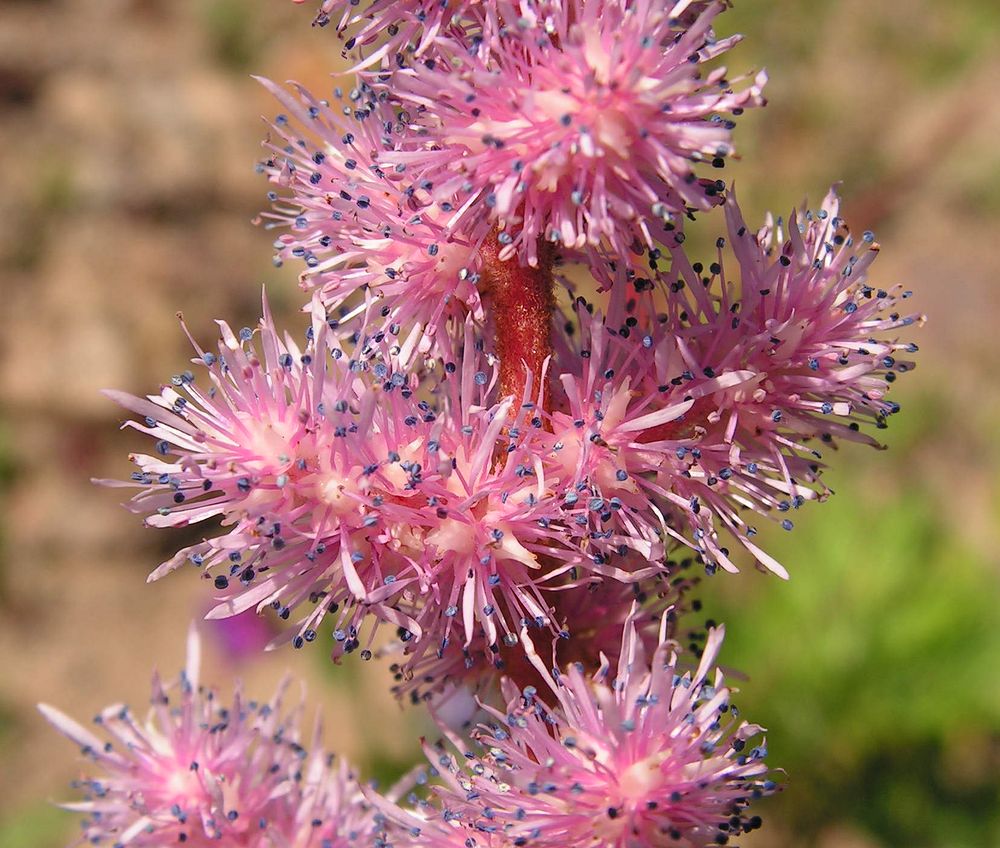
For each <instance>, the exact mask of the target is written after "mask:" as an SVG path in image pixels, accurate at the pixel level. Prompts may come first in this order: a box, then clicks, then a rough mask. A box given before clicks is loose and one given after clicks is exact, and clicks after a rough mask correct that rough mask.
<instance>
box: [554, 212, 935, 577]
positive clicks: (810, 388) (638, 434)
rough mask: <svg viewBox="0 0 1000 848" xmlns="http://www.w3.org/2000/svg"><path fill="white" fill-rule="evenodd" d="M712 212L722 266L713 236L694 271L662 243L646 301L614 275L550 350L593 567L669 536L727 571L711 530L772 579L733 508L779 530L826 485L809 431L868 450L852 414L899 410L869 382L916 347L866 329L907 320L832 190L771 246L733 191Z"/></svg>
mask: <svg viewBox="0 0 1000 848" xmlns="http://www.w3.org/2000/svg"><path fill="white" fill-rule="evenodd" d="M726 211H727V216H728V220H729V230H730V232H729V240H730V243H731V245H732V250H733V252H734V254H735V260H736V261H735V265H734V264H733V263H732V259H731V258H729V256H728V255H727V254H725V253H724V247H725V240H724V239H720V241H719V247H718V251H719V253H718V260H717V262H715V263H713V264H712V265H711V266H710V268H709V275H708V276H704V270H705V269H704V267H703V266H701V265H700V264H694V265H692V264H691V262H690V261H689V260H688V258H687V256H686V254H685V253H684V251H683V249H682V248H681V247H680V246H679V245H675V246H674V247H672V248H671V253H672V263H671V271H670V272H669V275H668V274H667V273H665V272H659V271H656V269H655V266H656V264H657V262H656V260H657V256H656V253H655V252H654V253H653V265H654V272H655V277H656V280H657V284H658V288H659V291H658V292H657V293H656V297H654V294H653V292H652V289H654V287H655V286H654V284H653V283H652V282H651V281H650V280H645V279H642V278H638V277H636V276H635V275H634V274H631V273H628V274H626V273H622V272H619V275H618V278H617V279H615V280H613V281H606V282H607V283H608V284H610V285H611V288H612V293H611V295H610V301H609V304H608V315H607V316H606V317H604V318H602V317H601V316H600V315H596V316H595V315H593V314H592V307H589V306H586V305H580V304H578V306H577V314H578V319H579V323H580V326H581V337H582V339H581V341H580V343H579V346H578V347H577V348H576V349H571V348H570V347H564V349H563V350H562V352H561V355H560V362H561V367H562V368H563V369H564V373H563V374H562V375H561V385H562V388H563V391H564V397H563V400H562V402H561V403H560V404H557V407H556V410H555V411H554V413H553V417H552V422H553V423H552V429H553V432H554V435H555V437H556V438H557V439H558V442H557V444H558V446H559V447H560V448H561V450H560V452H559V453H558V454H557V455H558V457H559V459H560V460H561V461H562V463H563V465H564V468H565V471H566V473H570V474H572V475H573V478H574V479H577V480H579V481H580V482H581V483H582V484H584V486H585V491H586V492H587V498H588V501H587V506H588V508H589V511H588V513H587V515H588V520H587V525H586V526H587V528H588V531H589V532H590V535H591V538H592V539H595V540H596V545H597V547H599V548H601V549H602V552H603V553H602V555H603V556H605V557H607V558H608V561H612V558H613V557H615V556H616V555H620V554H621V553H623V552H626V551H639V552H643V553H645V552H646V551H652V552H654V553H651V554H648V556H650V557H653V556H655V555H657V554H655V552H656V551H657V550H659V549H660V547H658V545H661V547H662V544H666V545H667V547H668V549H669V544H668V543H669V542H670V541H671V540H674V541H677V542H683V543H685V544H688V545H690V546H691V547H692V548H694V549H695V550H696V551H697V552H698V553H700V554H701V555H702V557H703V559H704V560H705V562H706V565H707V567H708V568H709V569H710V570H712V569H714V568H715V567H716V566H717V565H721V566H722V567H724V568H725V569H727V570H729V571H734V570H736V566H735V565H734V564H733V561H732V559H731V557H730V551H729V549H728V547H726V543H725V540H724V538H723V537H722V536H720V533H721V532H723V531H725V532H726V533H728V535H730V536H731V537H732V538H733V539H734V540H735V541H737V542H738V543H739V544H740V545H742V546H743V547H744V548H746V549H747V550H748V551H749V552H750V553H751V554H752V555H753V556H754V558H755V559H756V560H757V561H758V562H759V563H761V564H762V565H764V566H766V567H767V568H768V569H770V570H771V571H773V572H775V573H777V574H778V575H780V576H783V577H785V576H787V572H786V571H785V569H784V567H783V566H782V565H781V564H780V563H778V562H777V561H776V560H774V558H773V557H771V556H770V555H769V554H768V553H767V552H766V551H764V550H762V549H761V548H760V547H758V546H757V545H756V544H755V542H754V541H753V537H754V536H755V535H756V529H755V528H754V527H753V526H752V524H748V523H747V520H746V514H745V512H744V511H745V510H752V511H754V512H758V513H760V514H763V515H770V516H777V518H778V520H780V521H781V524H782V526H783V527H785V529H789V530H790V529H791V528H792V522H791V520H790V519H789V518H788V517H786V514H787V513H788V512H790V511H791V510H794V509H797V508H798V507H800V506H801V505H802V504H803V503H805V502H806V501H807V500H812V499H816V498H817V497H819V498H822V497H825V495H826V494H827V490H826V489H825V487H823V486H822V484H821V483H820V482H819V474H820V472H821V465H820V458H821V457H820V454H819V452H818V451H817V450H816V449H815V447H814V446H812V445H810V441H811V440H813V439H815V440H818V441H820V442H827V443H829V442H833V440H834V439H835V438H847V439H853V440H858V441H865V442H868V443H870V444H876V443H875V441H874V440H873V439H872V438H871V437H870V436H869V435H867V434H865V433H863V432H862V431H861V429H860V428H861V424H863V423H866V422H874V423H876V425H877V426H880V427H881V426H884V419H885V418H886V416H888V415H889V414H890V413H892V412H893V411H895V410H896V409H897V408H898V407H897V406H896V405H895V404H893V403H891V402H889V401H887V400H885V392H886V390H887V389H888V386H889V384H890V383H891V382H892V381H893V380H894V379H895V377H896V374H897V373H902V372H905V371H907V370H909V369H910V368H911V367H912V364H911V363H909V362H906V361H902V360H897V358H896V354H897V352H898V351H900V350H915V349H916V347H915V346H914V345H912V344H908V343H903V342H900V341H898V339H896V338H882V339H876V338H875V336H877V335H878V334H880V333H884V332H886V331H889V330H896V329H900V328H903V327H905V326H908V325H909V324H912V323H914V322H915V321H916V316H903V315H901V314H899V313H898V312H896V311H895V310H896V301H897V298H898V297H899V296H900V295H899V293H898V290H897V291H888V290H881V289H875V288H873V287H871V286H870V285H868V283H867V269H868V266H869V265H870V264H871V261H872V260H873V259H874V258H875V255H876V253H877V245H874V242H873V241H872V239H871V237H870V236H866V237H865V238H863V239H862V240H861V244H860V250H859V246H858V245H857V244H856V243H855V242H853V241H852V240H851V239H850V238H849V236H848V235H847V234H846V231H845V230H844V227H843V221H842V220H840V219H839V217H838V209H837V201H836V198H835V196H834V195H832V194H831V195H830V196H829V197H828V198H827V200H826V201H825V203H824V206H823V209H822V210H821V211H820V213H819V214H818V215H815V216H813V215H811V214H807V215H806V217H805V219H804V221H803V222H802V224H801V232H800V223H799V218H798V217H797V216H793V218H792V226H791V232H792V235H791V236H790V237H789V240H788V241H787V242H785V243H784V244H783V245H782V244H777V243H776V242H781V241H782V236H781V232H780V229H778V228H775V227H773V226H769V227H767V228H765V229H764V230H762V231H761V233H760V234H759V236H758V237H756V238H755V237H753V236H751V235H750V234H749V233H748V231H747V228H746V225H745V224H744V223H743V220H742V217H741V215H740V213H739V210H738V206H737V205H736V200H735V198H734V197H732V196H730V197H729V199H727V201H726ZM720 279H725V281H726V282H725V284H724V285H722V284H720V282H719V280H720ZM629 289H633V291H630V290H629ZM717 293H718V294H717ZM657 298H660V299H657ZM660 307H662V308H663V309H664V311H663V312H658V311H657V310H658V309H659V308H660ZM837 417H840V418H841V421H837V420H836V419H837ZM578 485H579V484H578ZM581 498H582V495H581ZM661 543H662V544H661Z"/></svg>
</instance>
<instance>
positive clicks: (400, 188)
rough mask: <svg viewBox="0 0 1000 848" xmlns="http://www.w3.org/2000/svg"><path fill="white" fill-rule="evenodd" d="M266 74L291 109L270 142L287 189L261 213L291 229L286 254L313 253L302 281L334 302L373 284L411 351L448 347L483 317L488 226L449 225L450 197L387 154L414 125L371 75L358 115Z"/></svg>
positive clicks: (269, 169) (355, 97)
mask: <svg viewBox="0 0 1000 848" xmlns="http://www.w3.org/2000/svg"><path fill="white" fill-rule="evenodd" d="M435 5H437V4H435ZM260 81H261V83H262V84H263V85H264V86H265V87H266V88H267V89H268V90H269V91H270V92H271V93H272V94H274V96H275V97H276V98H277V99H278V100H279V101H280V102H281V104H282V105H283V106H284V107H285V108H286V109H287V110H288V114H287V115H284V114H283V115H279V116H278V117H277V118H276V119H275V121H274V123H273V124H272V127H273V130H274V132H275V134H276V135H277V136H278V137H279V138H280V139H282V140H283V141H284V144H281V143H280V142H278V143H275V142H271V143H269V144H268V146H269V147H270V148H271V150H272V154H271V157H270V159H269V160H268V161H267V162H265V163H264V164H263V166H262V168H263V170H264V171H265V172H266V173H267V174H268V175H269V177H270V179H271V181H272V182H273V183H275V184H276V185H278V186H280V187H282V188H284V189H285V190H286V192H285V193H283V194H281V195H279V194H278V193H277V192H271V193H270V194H269V198H270V199H271V200H272V201H273V202H274V207H273V211H271V212H266V213H264V214H263V215H262V219H263V220H265V221H267V222H268V223H267V227H268V228H273V227H282V228H286V229H287V231H286V232H285V233H283V234H281V235H280V236H279V237H278V239H277V240H276V242H275V248H276V250H277V253H276V255H275V263H276V264H281V263H283V262H284V261H286V260H288V259H296V260H299V261H302V262H304V263H305V265H306V268H305V270H304V271H303V272H302V274H301V276H300V280H301V284H302V287H303V288H304V289H306V290H313V291H316V292H318V293H319V296H320V299H321V300H322V302H323V304H324V305H325V306H326V307H327V309H329V310H332V311H334V312H336V310H339V309H341V308H346V304H347V303H348V301H349V299H350V298H352V296H353V295H355V294H356V293H357V292H358V291H359V290H361V289H364V290H366V291H368V292H369V293H370V294H371V296H372V297H373V298H374V299H375V301H376V304H377V306H378V309H379V312H380V314H381V317H382V324H381V326H382V327H383V328H385V329H386V330H389V329H392V330H394V332H395V333H396V334H399V333H402V334H403V339H402V347H403V349H404V356H403V359H404V361H405V360H406V359H407V358H408V356H409V355H410V354H412V353H414V352H416V350H417V349H420V350H423V351H426V350H427V349H429V347H430V345H431V343H432V342H433V341H434V339H435V338H436V339H437V341H438V346H437V348H436V350H437V351H447V350H448V348H449V345H448V339H447V338H446V332H445V331H446V329H447V326H448V324H449V322H452V327H453V329H454V326H456V319H457V326H458V328H459V331H460V328H461V319H464V317H465V315H466V314H467V313H472V314H473V315H475V316H476V317H477V318H479V319H480V320H481V319H482V317H483V316H482V304H481V302H480V295H479V290H478V288H477V285H476V283H477V281H478V279H479V272H480V264H481V263H480V260H479V257H478V255H477V254H478V248H479V245H480V243H481V242H482V239H483V236H484V234H483V233H481V234H479V235H478V236H474V235H471V234H465V233H463V232H461V231H460V230H452V231H448V230H446V228H445V226H444V219H445V218H446V217H447V214H448V213H447V210H448V204H447V203H441V204H437V205H431V204H430V198H429V196H428V192H427V189H428V188H430V184H428V183H426V182H424V183H422V184H419V185H418V184H413V183H412V182H411V181H408V180H407V179H406V177H407V175H406V173H405V172H404V170H403V169H400V168H394V167H392V166H389V165H385V164H382V163H381V162H380V157H381V156H382V155H383V154H385V153H386V152H390V151H393V150H395V149H403V148H404V147H405V145H406V144H407V139H406V137H405V136H404V135H403V133H404V131H405V127H404V124H403V123H402V122H401V119H400V117H399V115H397V113H396V112H394V111H393V109H391V108H390V107H388V106H386V105H384V104H383V103H381V102H379V100H378V98H376V97H375V96H374V94H373V92H372V90H371V89H370V88H369V87H368V86H367V85H366V84H364V83H363V82H359V84H358V87H357V88H356V89H355V90H354V91H353V92H352V93H351V101H352V102H351V106H350V109H349V110H348V112H349V113H353V116H352V117H348V116H345V114H343V113H342V112H341V111H340V109H335V108H334V107H332V106H331V105H330V104H329V103H328V102H327V101H325V100H318V99H317V98H315V97H313V96H312V95H311V94H309V92H307V91H306V90H305V89H303V88H301V87H296V94H292V93H290V92H288V91H287V90H285V89H284V88H281V87H279V86H277V85H275V84H274V83H272V82H270V81H268V80H260ZM289 116H291V117H289ZM293 122H294V123H293ZM411 146H412V145H411Z"/></svg>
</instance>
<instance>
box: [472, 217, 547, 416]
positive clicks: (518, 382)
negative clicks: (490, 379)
mask: <svg viewBox="0 0 1000 848" xmlns="http://www.w3.org/2000/svg"><path fill="white" fill-rule="evenodd" d="M500 250H501V245H500V242H499V241H498V240H497V234H496V233H491V234H490V236H489V238H488V239H487V240H486V241H485V242H484V244H483V247H482V254H481V255H482V258H483V281H484V283H485V291H486V293H487V310H488V311H489V313H490V316H491V317H492V319H493V326H494V329H495V331H496V352H497V355H498V356H499V357H500V395H501V396H502V397H506V396H508V395H513V396H514V397H515V398H518V399H520V398H522V397H523V396H524V391H525V386H526V385H527V384H528V381H529V380H530V382H531V397H532V398H537V397H538V393H539V389H542V390H546V389H547V386H544V385H543V377H542V371H543V368H544V365H545V360H546V358H547V357H548V356H550V355H551V354H552V338H551V326H552V311H553V309H554V308H555V295H554V294H553V280H552V254H551V251H550V250H545V249H543V250H540V251H539V257H538V258H539V264H538V267H535V268H529V267H522V266H521V265H519V264H518V262H517V259H510V260H506V261H503V260H501V259H500ZM543 397H544V398H545V399H547V398H548V391H545V392H544V396H543Z"/></svg>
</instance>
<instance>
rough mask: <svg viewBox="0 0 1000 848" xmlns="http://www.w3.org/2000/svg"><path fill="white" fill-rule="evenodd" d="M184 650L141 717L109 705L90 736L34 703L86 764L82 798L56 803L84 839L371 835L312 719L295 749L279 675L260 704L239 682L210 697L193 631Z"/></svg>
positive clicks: (296, 842) (301, 847) (202, 844)
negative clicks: (77, 815) (76, 821)
mask: <svg viewBox="0 0 1000 848" xmlns="http://www.w3.org/2000/svg"><path fill="white" fill-rule="evenodd" d="M187 648H188V649H187V664H186V666H185V669H184V671H183V672H182V673H181V675H180V679H179V680H178V681H177V683H176V684H175V685H174V686H173V687H167V686H164V685H163V683H161V681H160V679H159V677H158V676H154V677H153V686H152V695H151V699H150V708H149V712H148V714H147V715H146V716H145V717H143V716H137V715H135V714H134V713H133V712H132V710H131V709H130V708H129V707H127V706H126V705H124V704H113V705H111V706H109V707H107V708H106V709H104V710H102V711H101V712H100V713H99V714H98V715H97V717H96V718H95V719H94V721H95V723H96V724H97V726H98V732H99V733H100V734H101V735H100V736H99V735H97V734H95V733H94V732H92V731H90V730H87V729H86V728H84V727H83V726H82V725H80V724H78V723H77V722H76V721H74V720H73V719H71V718H69V717H68V716H66V715H64V714H63V713H62V712H60V711H59V710H57V709H55V708H54V707H50V706H48V705H45V704H42V705H40V707H39V709H40V710H41V712H42V714H43V715H44V716H45V718H46V719H47V720H48V721H49V722H50V723H51V724H52V725H53V726H54V727H55V728H56V730H58V731H59V732H60V733H62V734H63V735H64V736H66V737H67V738H68V739H70V740H71V741H72V742H75V743H76V744H77V745H79V746H80V750H81V754H82V756H83V758H84V759H85V760H87V761H88V766H87V769H86V772H85V774H84V776H83V777H82V778H81V779H80V781H79V782H78V786H79V789H80V790H81V791H82V792H83V793H84V800H83V801H77V802H73V803H68V804H65V805H64V806H65V807H66V808H67V809H70V810H75V811H77V812H82V813H85V814H86V816H87V818H86V820H85V822H84V826H83V834H82V839H83V841H85V842H86V844H90V845H106V846H125V845H129V846H135V848H142V847H145V846H148V848H162V846H164V845H178V844H183V845H187V846H191V848H207V846H218V845H226V846H245V848H348V846H351V845H356V844H358V842H361V844H365V842H366V841H368V840H369V839H375V838H378V836H379V833H380V832H382V828H383V825H382V823H381V821H380V818H379V816H377V815H376V814H375V811H374V809H373V808H372V806H371V805H370V804H369V803H367V802H366V801H365V799H364V796H363V792H362V787H361V786H360V784H359V783H358V781H357V779H356V777H355V776H354V774H353V772H352V770H351V769H350V767H349V766H347V764H346V763H344V762H343V761H340V760H335V759H334V758H333V757H332V756H331V755H328V754H326V753H325V752H323V750H322V749H321V748H320V747H319V746H318V743H319V726H318V725H317V727H316V731H315V732H314V734H313V736H312V738H311V739H309V740H305V741H308V742H309V743H310V744H311V745H312V746H313V747H312V749H311V750H310V749H307V748H306V747H304V745H303V741H304V740H303V739H302V734H301V732H300V729H299V723H300V721H301V713H302V711H303V707H302V705H301V704H299V705H298V706H295V707H293V708H291V709H287V708H286V707H285V705H284V700H285V698H286V695H287V688H288V682H289V681H287V680H286V681H285V682H284V683H282V685H281V687H280V688H279V690H278V692H277V693H276V694H275V695H274V696H273V697H272V698H271V699H270V700H269V701H256V700H252V699H248V698H246V697H245V696H244V695H243V693H242V692H241V691H240V690H239V689H237V690H236V692H235V693H234V694H233V696H232V699H231V700H222V699H220V698H219V696H218V693H217V692H216V691H215V690H214V689H210V688H206V687H203V686H202V685H201V683H200V680H199V667H200V663H201V644H200V639H199V637H198V634H197V632H196V631H195V630H194V629H193V628H192V630H191V633H190V635H189V636H188V646H187ZM369 844H371V843H370V842H369Z"/></svg>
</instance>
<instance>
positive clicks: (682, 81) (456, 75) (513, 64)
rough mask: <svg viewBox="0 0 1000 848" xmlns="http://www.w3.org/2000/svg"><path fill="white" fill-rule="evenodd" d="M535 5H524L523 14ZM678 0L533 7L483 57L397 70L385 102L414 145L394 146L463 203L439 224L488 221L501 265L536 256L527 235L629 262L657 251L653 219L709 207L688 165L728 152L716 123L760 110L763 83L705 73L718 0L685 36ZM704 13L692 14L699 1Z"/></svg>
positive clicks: (457, 55)
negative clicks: (392, 100)
mask: <svg viewBox="0 0 1000 848" xmlns="http://www.w3.org/2000/svg"><path fill="white" fill-rule="evenodd" d="M529 7H530V8H535V6H534V4H529ZM688 7H689V4H688V3H686V2H682V3H674V2H667V0H638V2H635V3H627V4H626V3H622V2H617V0H595V2H582V0H568V2H566V3H559V4H539V6H538V9H537V12H536V13H534V14H527V13H525V14H522V15H521V16H520V17H519V18H518V20H517V25H516V26H513V25H512V26H510V27H509V28H508V29H507V30H504V37H503V38H502V39H501V40H499V41H498V42H497V43H496V45H495V46H494V50H493V53H492V55H491V56H490V57H488V58H483V57H482V56H477V55H472V56H470V55H468V53H467V52H466V51H464V50H460V49H457V48H452V49H451V50H450V51H447V52H446V51H445V48H444V47H442V53H443V55H442V57H441V58H440V59H437V60H434V61H430V62H427V63H424V64H418V65H414V66H413V67H411V68H407V69H403V70H400V71H397V72H395V73H394V74H393V75H392V77H391V79H390V80H389V83H388V85H389V86H390V87H391V93H392V96H393V97H397V98H399V99H401V100H402V101H404V102H406V103H409V104H412V105H413V106H414V107H416V109H417V110H418V111H417V112H416V113H415V115H414V121H415V123H416V124H417V125H418V126H419V128H420V131H421V132H423V133H425V134H426V136H427V137H428V139H429V142H430V143H429V145H428V147H427V148H426V149H424V150H397V151H393V152H392V153H388V154H386V156H385V157H384V158H385V160H386V161H392V162H396V163H402V164H407V165H409V166H410V167H411V168H413V169H415V170H417V171H418V172H419V173H420V175H421V177H422V178H425V179H427V180H430V181H431V182H432V183H433V185H434V191H435V193H436V195H437V196H438V197H441V198H443V199H446V200H448V201H449V202H450V201H451V200H452V198H453V197H458V198H459V201H460V205H457V208H456V209H455V211H454V213H453V214H451V215H450V217H448V218H447V221H446V225H447V226H448V227H449V228H450V229H455V230H457V231H459V232H464V233H470V232H476V233H478V232H480V231H481V229H482V227H483V226H487V225H490V224H496V225H497V226H498V227H499V228H500V231H501V233H500V238H501V241H502V242H503V243H504V244H505V245H506V249H505V256H503V257H502V258H508V257H510V256H513V255H515V254H517V255H518V257H519V258H520V259H521V260H522V261H523V262H527V263H528V264H531V265H534V264H536V263H537V262H538V240H539V239H545V240H550V241H553V242H556V243H558V244H561V245H562V246H563V247H564V248H566V249H569V250H583V249H596V248H598V247H603V248H607V249H608V250H609V251H610V252H612V253H614V254H616V255H619V256H622V257H624V256H625V255H626V254H627V253H628V252H629V251H630V250H632V249H633V247H638V246H640V245H648V246H652V245H653V244H654V242H655V241H656V240H657V239H658V237H659V234H660V232H661V231H662V228H663V227H664V225H667V226H668V227H672V226H674V225H675V224H676V222H677V220H678V218H679V217H680V216H681V215H682V214H683V213H685V212H687V211H688V210H689V209H708V208H711V207H712V206H713V205H715V204H717V203H718V202H719V193H720V190H721V189H722V188H723V187H724V185H723V184H722V183H721V181H716V180H707V179H699V178H698V177H697V175H696V174H695V172H694V165H695V164H696V163H698V162H702V161H708V162H712V163H714V164H717V165H720V166H721V164H722V163H723V159H724V157H725V156H727V155H728V154H729V153H730V152H731V147H732V145H731V141H730V135H731V133H730V130H731V127H732V122H731V121H730V120H729V119H728V118H725V117H723V115H734V114H739V113H741V112H742V110H743V109H744V108H746V107H747V106H753V105H759V104H761V103H762V102H763V98H762V95H761V88H762V86H763V85H764V82H765V76H764V75H763V74H760V75H758V76H757V78H756V79H755V80H753V81H752V82H750V83H749V84H748V85H746V86H745V87H743V88H741V89H739V90H737V89H735V88H734V87H733V86H732V84H731V83H730V82H729V81H728V80H727V79H726V76H725V71H724V70H723V69H721V68H719V69H715V70H712V71H710V72H708V73H707V74H703V72H702V68H701V65H702V63H704V62H707V61H709V60H712V59H715V58H716V57H718V56H719V55H721V54H722V53H724V52H725V51H726V50H728V49H729V48H730V47H731V46H732V45H733V44H735V43H736V41H737V40H738V38H737V37H733V38H727V39H722V40H717V39H716V38H715V36H714V34H713V32H712V29H711V26H712V21H713V19H714V17H715V16H716V14H717V13H718V12H719V11H720V10H721V8H722V5H721V4H712V5H709V6H707V7H705V8H704V9H703V11H701V14H700V15H699V16H698V17H697V19H696V20H694V21H692V22H691V25H690V27H689V28H687V29H682V30H680V31H678V29H677V26H678V19H677V18H675V17H674V16H673V11H674V10H675V9H676V10H678V12H679V13H684V11H685V10H688V11H690V10H689V9H688ZM699 8H700V7H699Z"/></svg>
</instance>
